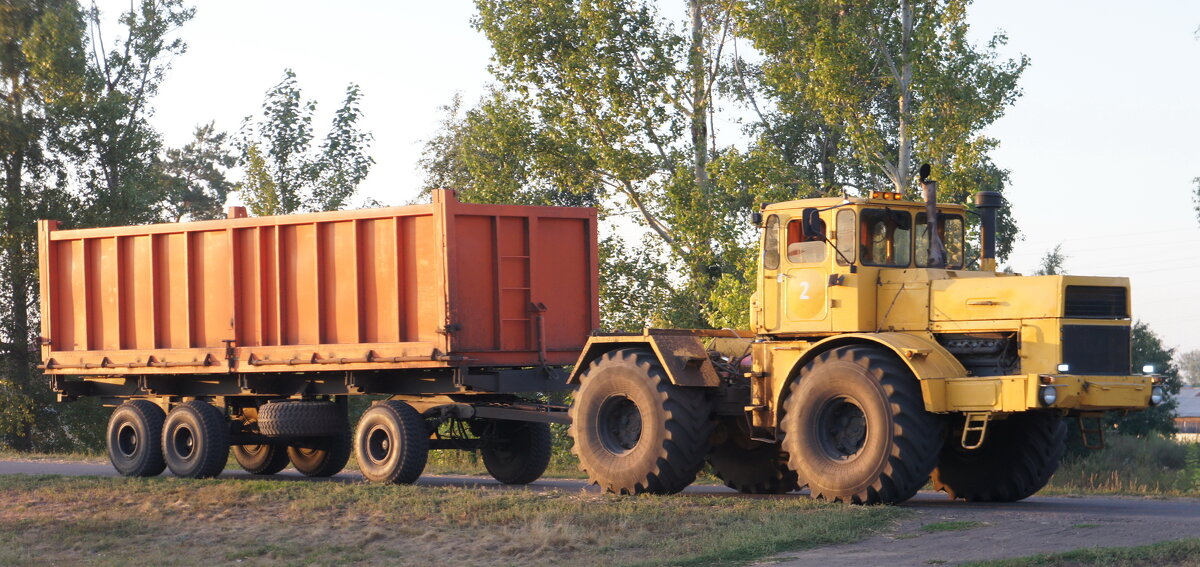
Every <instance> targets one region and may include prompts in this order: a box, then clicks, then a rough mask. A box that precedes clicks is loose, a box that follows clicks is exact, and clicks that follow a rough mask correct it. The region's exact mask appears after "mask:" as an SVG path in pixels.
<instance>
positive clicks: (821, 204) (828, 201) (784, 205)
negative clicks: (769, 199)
mask: <svg viewBox="0 0 1200 567" xmlns="http://www.w3.org/2000/svg"><path fill="white" fill-rule="evenodd" d="M844 204H845V205H871V206H880V207H903V208H918V209H921V210H924V209H925V203H924V202H923V201H895V200H892V199H868V198H865V197H847V198H844V199H843V198H842V197H818V198H815V199H796V200H794V201H782V202H779V203H771V204H770V205H767V206H766V207H765V208H764V209H763V210H764V211H782V210H791V209H806V208H809V207H817V208H819V209H823V208H828V207H836V206H838V205H844ZM937 206H938V208H939V209H942V210H952V211H965V210H967V207H966V206H964V205H958V204H955V203H938V204H937Z"/></svg>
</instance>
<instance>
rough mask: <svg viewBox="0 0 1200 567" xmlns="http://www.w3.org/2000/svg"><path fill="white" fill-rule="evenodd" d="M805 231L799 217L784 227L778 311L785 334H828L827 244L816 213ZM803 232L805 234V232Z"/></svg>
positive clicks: (824, 232) (822, 225)
mask: <svg viewBox="0 0 1200 567" xmlns="http://www.w3.org/2000/svg"><path fill="white" fill-rule="evenodd" d="M806 214H808V215H810V216H811V217H812V218H813V219H815V220H814V221H812V222H810V223H808V226H807V227H806V225H805V223H804V222H803V221H802V218H803V217H793V218H792V219H790V220H788V223H787V227H786V231H785V234H786V240H785V243H786V247H785V248H784V254H783V264H784V265H783V267H782V268H781V272H782V274H783V276H782V277H781V278H779V279H780V280H781V281H782V282H783V288H782V290H781V293H782V305H781V307H782V311H783V314H784V317H785V318H786V323H785V325H786V326H787V330H788V331H793V332H812V331H828V330H830V329H831V328H832V327H831V324H830V320H829V296H828V286H829V258H830V254H831V251H830V249H829V248H830V246H831V245H830V243H829V242H828V241H827V237H828V231H827V230H826V228H825V222H824V221H823V220H821V219H820V218H819V217H818V216H817V214H816V211H815V210H814V211H812V212H811V213H806ZM806 228H807V230H806Z"/></svg>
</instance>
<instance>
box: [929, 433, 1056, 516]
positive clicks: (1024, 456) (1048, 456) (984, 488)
mask: <svg viewBox="0 0 1200 567" xmlns="http://www.w3.org/2000/svg"><path fill="white" fill-rule="evenodd" d="M1066 449H1067V424H1066V423H1065V422H1064V421H1063V420H1062V418H1060V417H1059V416H1057V415H1054V414H1050V413H1042V412H1024V413H1017V414H1013V415H1011V416H1009V417H1008V419H1004V420H1001V421H994V422H992V423H990V424H988V428H987V433H986V434H985V436H984V440H983V445H982V446H980V447H979V448H978V449H973V450H968V449H963V448H962V442H961V441H960V439H959V438H957V436H955V435H950V436H949V438H947V439H946V443H945V445H944V446H943V447H942V452H941V455H940V456H939V458H938V465H937V468H936V469H934V471H933V488H934V489H935V490H941V491H944V492H945V493H946V494H947V495H949V496H950V498H951V499H957V498H962V499H964V500H967V501H968V502H1016V501H1018V500H1023V499H1025V498H1028V497H1030V496H1033V495H1034V494H1036V493H1037V491H1039V490H1041V489H1042V488H1044V487H1045V486H1046V483H1048V482H1050V477H1051V476H1052V475H1053V474H1054V471H1056V470H1058V464H1059V462H1060V461H1062V457H1063V453H1064V452H1065V451H1066Z"/></svg>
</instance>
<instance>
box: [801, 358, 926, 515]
mask: <svg viewBox="0 0 1200 567" xmlns="http://www.w3.org/2000/svg"><path fill="white" fill-rule="evenodd" d="M783 410H784V416H783V420H782V423H781V433H782V434H783V443H782V445H783V450H784V451H785V452H787V454H788V459H789V461H788V466H789V467H790V468H791V469H792V470H794V471H796V474H797V475H798V477H799V482H800V483H801V484H807V485H808V488H809V492H810V494H811V495H812V497H813V498H820V499H824V500H832V501H835V502H850V503H855V504H881V503H884V504H891V503H897V502H903V501H905V500H908V499H909V498H912V496H913V495H914V494H916V493H917V490H920V488H921V486H923V485H924V484H925V481H927V480H928V479H929V473H930V471H932V470H933V467H934V465H935V464H937V455H938V450H939V449H940V448H941V445H942V435H943V426H942V421H941V420H940V419H939V418H938V417H937V416H935V415H934V414H931V413H929V412H927V411H925V406H924V401H923V400H922V397H921V387H920V384H919V383H918V382H917V379H916V377H914V376H913V374H912V372H910V371H909V370H908V368H907V367H905V366H904V365H903V364H902V363H901V362H900V361H899V360H897V359H896V357H895V356H894V355H893V354H892V353H890V352H888V351H885V350H883V349H881V348H878V347H871V346H858V345H855V346H844V347H839V348H835V349H832V350H830V351H827V352H824V353H821V354H820V355H819V356H818V357H817V358H816V359H814V360H813V361H812V362H809V363H808V365H806V366H805V367H804V369H803V370H802V371H801V374H800V376H799V377H798V378H797V379H796V380H795V381H794V382H793V383H792V384H791V386H790V390H789V393H788V396H787V399H786V400H784V402H783Z"/></svg>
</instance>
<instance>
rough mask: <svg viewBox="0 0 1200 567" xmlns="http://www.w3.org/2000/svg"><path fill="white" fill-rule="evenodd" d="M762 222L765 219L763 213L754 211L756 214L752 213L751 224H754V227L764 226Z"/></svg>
mask: <svg viewBox="0 0 1200 567" xmlns="http://www.w3.org/2000/svg"><path fill="white" fill-rule="evenodd" d="M762 220H763V217H762V213H761V212H759V211H754V212H752V213H750V224H752V225H754V226H762Z"/></svg>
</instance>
